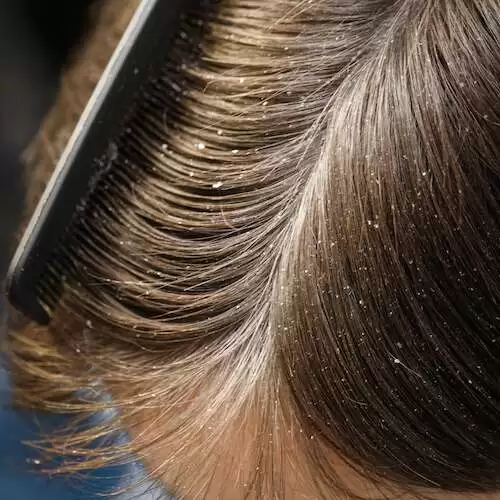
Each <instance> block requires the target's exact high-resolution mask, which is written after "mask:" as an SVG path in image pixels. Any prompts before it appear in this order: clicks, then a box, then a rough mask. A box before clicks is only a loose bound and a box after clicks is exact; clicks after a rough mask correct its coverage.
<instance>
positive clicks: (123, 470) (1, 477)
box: [0, 368, 171, 500]
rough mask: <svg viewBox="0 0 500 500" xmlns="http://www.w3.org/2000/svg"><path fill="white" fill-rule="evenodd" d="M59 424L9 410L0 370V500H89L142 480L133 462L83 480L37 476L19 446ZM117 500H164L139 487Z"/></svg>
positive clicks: (158, 492) (31, 455) (31, 456)
mask: <svg viewBox="0 0 500 500" xmlns="http://www.w3.org/2000/svg"><path fill="white" fill-rule="evenodd" d="M62 422H63V420H62V419H61V418H54V416H52V415H45V414H34V413H27V412H19V411H15V410H13V409H11V408H10V407H9V379H8V375H7V373H6V372H5V371H4V370H2V369H1V368H0V498H1V499H2V500H91V499H92V498H96V499H97V498H100V499H102V498H103V495H105V496H104V498H106V495H107V494H108V493H109V492H111V491H116V490H117V489H120V488H123V487H127V486H130V485H134V484H137V483H140V482H141V479H142V478H144V469H143V467H142V464H141V463H140V462H138V461H136V462H132V463H130V464H127V465H120V466H113V467H107V468H104V469H100V470H96V471H92V472H91V473H87V474H85V477H81V476H79V477H73V478H72V477H67V476H55V477H52V478H51V477H47V476H44V475H42V474H40V473H37V472H36V467H37V460H38V459H37V455H36V452H35V451H34V450H33V449H31V448H29V447H27V446H26V445H24V444H23V441H26V440H30V439H36V436H37V433H38V432H39V429H41V428H42V429H44V431H45V430H49V429H50V428H55V427H57V426H58V425H60V424H61V423H62ZM109 497H110V498H113V499H117V498H119V499H120V500H126V499H127V500H130V499H132V498H133V499H138V500H139V499H140V500H159V499H162V500H167V499H171V497H169V496H168V495H167V494H166V493H165V491H164V490H162V489H161V488H158V487H155V486H154V485H153V484H151V483H147V482H143V484H141V485H140V486H138V487H136V488H135V489H134V490H131V491H129V492H127V493H124V494H122V495H120V496H119V497H117V496H116V495H115V496H109Z"/></svg>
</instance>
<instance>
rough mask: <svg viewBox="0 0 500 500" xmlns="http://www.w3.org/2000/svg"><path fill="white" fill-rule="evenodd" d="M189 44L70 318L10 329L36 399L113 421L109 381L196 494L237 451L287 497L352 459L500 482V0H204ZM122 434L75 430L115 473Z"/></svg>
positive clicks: (337, 477) (414, 480)
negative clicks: (291, 481) (101, 444)
mask: <svg viewBox="0 0 500 500" xmlns="http://www.w3.org/2000/svg"><path fill="white" fill-rule="evenodd" d="M112 5H114V9H112V8H111V7H108V8H109V9H110V12H115V13H116V5H117V2H114V4H113V3H110V4H108V6H112ZM118 5H120V2H118ZM125 11H127V9H125ZM128 11H131V7H130V6H129V7H128ZM122 15H124V14H122ZM104 27H106V29H108V27H107V26H105V25H103V28H104ZM118 31H119V30H118ZM103 33H104V31H103V30H101V31H100V30H99V29H98V30H97V31H96V35H95V37H94V39H93V41H92V40H91V41H90V43H89V47H93V48H94V49H93V50H94V51H95V50H97V49H96V47H100V46H102V44H103V43H104V39H103V36H104V35H103ZM115 38H116V37H115ZM96 40H98V42H97V41H96ZM108 41H109V40H108ZM113 43H114V42H113ZM104 45H106V44H105V43H104ZM110 45H112V44H110ZM108 52H109V51H108ZM90 53H91V54H94V55H95V52H92V51H91V52H90ZM90 53H89V54H90ZM104 53H106V51H104ZM165 55H166V60H165V64H164V66H163V67H162V68H161V71H160V72H159V73H158V76H157V78H156V79H154V81H152V82H151V83H150V84H148V86H147V90H146V91H145V93H144V95H143V96H142V97H141V99H140V100H139V101H138V102H137V107H136V109H135V110H134V112H133V113H132V114H131V116H130V117H129V119H127V122H126V123H125V125H124V127H123V130H122V133H121V134H120V136H119V137H116V138H113V143H112V144H113V146H112V147H113V161H112V165H111V167H110V169H109V172H108V173H107V174H106V177H105V178H104V179H103V180H102V182H101V183H100V184H99V185H98V186H97V189H96V191H95V192H94V193H93V194H92V195H91V197H90V199H89V200H88V203H87V209H86V211H85V213H84V214H83V215H82V218H81V220H80V221H79V223H78V224H77V225H76V227H75V228H74V230H73V232H72V235H71V237H70V238H69V239H68V240H67V241H66V253H67V255H68V256H69V258H68V262H69V263H70V264H69V267H70V268H71V269H72V271H71V273H70V277H68V281H67V283H66V287H65V293H64V297H63V301H62V303H61V305H60V308H59V309H58V311H57V313H56V315H55V317H54V320H53V322H52V324H51V326H50V328H49V329H34V328H33V327H28V328H26V329H24V330H22V331H17V332H13V333H12V335H11V346H10V351H11V359H12V365H13V370H14V373H15V374H16V376H17V391H18V392H17V394H18V397H19V401H21V402H23V403H24V404H28V405H29V406H32V407H37V408H45V409H50V410H51V411H61V412H68V411H69V412H75V413H78V414H80V413H86V412H92V411H95V410H96V409H98V408H100V407H103V406H106V404H109V403H102V402H100V403H96V402H95V401H89V400H88V398H82V397H78V396H77V395H75V394H76V393H77V391H79V390H81V389H82V388H85V387H91V386H95V384H96V381H98V383H99V386H100V387H102V388H104V389H105V390H106V391H107V392H109V393H110V394H111V395H112V396H113V400H114V401H113V404H115V405H116V406H117V407H118V408H119V411H120V419H119V421H118V422H117V424H124V425H125V426H126V427H127V428H129V429H131V431H132V435H133V436H134V440H133V442H132V445H131V449H132V448H133V449H136V450H139V451H140V452H141V453H142V454H143V455H144V456H145V457H148V456H149V455H151V456H152V455H155V456H160V455H162V450H172V451H171V454H170V458H169V459H165V458H163V459H162V460H159V461H157V462H155V470H154V472H153V473H154V474H155V475H158V476H159V477H162V474H163V473H166V474H170V475H169V477H173V480H172V481H173V486H179V488H180V491H181V492H182V493H181V494H184V495H186V496H187V497H190V496H196V495H197V494H201V493H202V492H203V491H206V490H207V489H208V488H209V484H210V481H212V480H213V477H212V475H213V471H214V469H216V468H217V467H226V468H227V466H228V461H227V457H228V456H229V457H230V460H231V461H232V462H231V463H233V462H234V463H235V464H236V461H237V460H241V461H246V464H245V465H244V466H241V465H235V467H236V469H238V471H240V472H239V473H240V476H241V477H240V476H238V481H241V484H240V485H239V488H240V489H238V495H239V494H242V495H243V494H247V495H249V496H250V497H251V496H252V495H254V496H255V497H256V498H275V497H276V498H285V497H288V498H289V496H287V495H289V493H287V489H286V488H287V486H286V485H285V483H286V482H287V477H286V476H290V470H291V467H296V468H297V469H298V470H299V469H300V470H299V471H298V472H297V474H299V475H302V476H303V477H304V478H307V480H308V481H309V482H310V484H311V485H314V486H311V488H312V491H314V495H316V497H321V498H332V495H333V492H334V491H335V492H337V493H338V494H340V493H339V492H342V491H344V492H346V491H349V489H350V488H349V485H348V484H346V483H347V481H345V480H343V478H342V474H341V473H340V472H339V467H337V466H336V464H337V465H338V463H339V461H341V462H345V463H346V464H348V467H349V468H352V469H353V470H356V471H357V474H359V475H361V476H363V477H365V478H368V479H369V480H370V481H371V482H373V483H377V484H384V485H385V482H386V481H388V482H389V483H390V484H393V485H396V487H397V488H398V489H401V490H403V491H406V490H411V491H412V494H415V495H418V494H420V493H419V492H421V489H422V488H434V489H438V490H446V491H452V492H491V491H495V490H497V489H499V488H500V430H499V429H500V428H499V425H498V422H499V421H500V385H499V373H500V366H499V364H500V363H499V360H500V349H499V347H500V344H499V342H497V340H498V337H499V325H500V285H499V283H500V281H499V278H500V272H499V267H500V261H499V246H500V218H499V215H500V207H499V202H500V192H499V191H500V182H499V181H500V178H499V174H500V166H499V165H500V99H499V97H500V84H499V82H500V2H498V1H497V0H446V1H440V2H436V1H430V0H428V1H427V0H418V1H415V0H391V1H388V0H356V1H355V0H315V1H309V2H305V1H304V2H296V1H294V0H273V1H267V0H266V1H263V0H221V1H217V2H204V3H203V4H202V6H201V7H198V8H196V9H194V10H193V11H192V12H190V13H189V14H188V15H186V16H185V17H184V19H183V21H182V26H181V27H180V29H179V33H178V36H177V39H176V42H175V44H174V45H173V46H172V47H165ZM92 57H93V56H92ZM92 62H94V61H92ZM81 67H82V63H80V66H79V68H80V70H79V71H81ZM97 67H99V69H102V64H100V65H99V64H98V65H97ZM76 71H77V72H78V70H76ZM77 74H78V73H77ZM80 86H81V85H80V83H79V82H78V81H75V87H74V90H76V93H72V94H71V99H70V100H73V99H78V96H82V99H81V100H82V103H83V102H85V100H86V99H87V97H88V90H89V88H90V86H89V85H87V86H86V87H85V86H82V88H83V87H85V89H86V90H82V93H81V94H80V93H79V88H80ZM77 109H78V112H79V111H80V109H81V106H80V105H79V106H78V107H77ZM66 112H67V110H66V109H65V108H64V106H62V105H61V104H59V106H57V108H56V111H55V112H54V113H55V114H54V115H53V117H52V118H51V119H52V120H55V121H56V123H57V125H56V126H51V122H50V119H49V122H48V125H46V128H45V129H44V130H45V131H42V132H41V136H40V137H41V138H44V137H46V139H40V138H39V139H38V143H37V145H36V146H35V148H34V151H35V152H36V154H32V160H33V162H34V163H36V164H37V165H39V168H40V169H41V170H43V169H44V168H43V166H44V165H45V166H48V165H50V166H52V165H53V160H55V156H56V155H53V157H52V156H50V155H49V153H50V147H53V144H54V142H56V143H57V141H58V137H64V140H65V139H66V137H67V136H66V135H65V134H64V133H63V135H62V136H60V135H58V134H60V133H61V132H60V131H61V130H68V127H67V124H68V122H71V123H74V120H73V119H71V120H68V117H67V116H66V115H64V113H66ZM61 113H62V114H61ZM77 114H78V113H76V114H75V116H77ZM54 116H56V117H61V116H62V117H63V118H62V119H57V118H54ZM44 134H48V136H47V135H44ZM61 142H64V141H62V140H61ZM48 145H50V146H48ZM58 151H59V148H58ZM41 170H40V171H41ZM75 264H76V265H75ZM249 421H251V422H252V423H253V424H252V425H249V429H248V430H246V427H245V426H246V425H247V422H249ZM109 428H112V426H111V425H110V427H109ZM134 429H136V430H135V431H134ZM101 431H102V432H106V431H107V429H106V428H103V429H97V430H96V429H92V430H86V431H82V432H81V433H77V434H73V435H72V437H71V439H70V440H69V441H68V438H67V436H66V437H64V439H62V438H61V439H59V440H58V439H57V438H54V439H53V440H52V444H51V446H52V447H53V450H55V451H56V452H58V453H63V452H65V453H67V452H68V450H69V449H71V450H73V451H75V450H76V452H77V454H78V455H79V456H86V457H87V458H88V460H87V461H85V462H84V463H81V462H80V461H71V460H70V459H68V462H67V467H66V469H68V470H75V469H77V468H81V467H84V466H85V467H87V466H95V465H99V464H102V463H104V462H105V461H106V460H108V459H110V460H111V459H112V458H116V453H117V451H116V450H114V451H113V450H107V451H106V453H104V452H103V451H102V450H100V451H98V452H95V451H89V450H88V449H87V448H86V446H85V445H86V443H87V442H88V441H89V440H91V439H92V438H94V437H96V436H97V435H98V434H99V432H101ZM235 436H238V437H239V439H241V442H240V441H238V446H239V450H238V452H236V453H235V452H234V450H231V448H232V446H233V445H232V444H231V443H229V446H227V444H228V440H229V439H233V438H234V437H235ZM234 446H235V445H234ZM240 450H241V453H240ZM122 451H123V450H122ZM127 451H129V450H128V449H127ZM165 455H166V452H165V451H163V457H165ZM240 455H241V456H240ZM292 456H295V457H300V463H301V464H300V465H299V466H297V465H292V464H293V461H294V459H293V458H291V457H292ZM219 464H223V465H219ZM249 464H250V465H249ZM238 467H240V468H238ZM172 471H173V472H172ZM195 476H196V477H198V478H199V481H198V482H197V483H196V486H195V485H193V486H192V487H191V488H190V487H189V485H188V486H185V484H186V483H189V478H192V477H195ZM224 477H226V476H224ZM200 478H201V479H200ZM233 480H236V479H235V478H233V477H232V476H231V473H230V472H227V481H226V482H229V481H233ZM223 483H224V481H223ZM219 486H220V487H223V484H222V485H219ZM183 488H184V489H183ZM241 492H243V493H241ZM350 493H351V494H352V495H354V494H355V492H353V491H351V492H350ZM384 494H385V495H388V493H387V491H385V492H384ZM361 496H362V495H361ZM316 497H315V498H316ZM228 498H229V497H228ZM231 498H236V496H233V497H231Z"/></svg>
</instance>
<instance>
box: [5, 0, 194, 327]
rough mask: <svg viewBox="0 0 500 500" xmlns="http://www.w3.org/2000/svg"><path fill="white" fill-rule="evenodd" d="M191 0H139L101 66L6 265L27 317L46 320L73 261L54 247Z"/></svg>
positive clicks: (11, 289) (107, 159)
mask: <svg viewBox="0 0 500 500" xmlns="http://www.w3.org/2000/svg"><path fill="white" fill-rule="evenodd" d="M197 1H198V2H199V1H200V0H197ZM197 1H196V0H191V1H189V0H168V1H165V0H143V1H142V2H141V3H140V6H139V7H138V9H137V11H136V13H135V15H134V16H133V18H132V21H131V22H130V25H129V27H128V28H127V30H126V31H125V34H124V35H123V38H122V40H121V41H120V43H119V44H118V47H117V49H116V50H115V52H114V54H113V56H112V58H111V60H110V62H109V64H108V66H107V68H106V70H105V71H104V73H103V75H102V77H101V79H100V81H99V84H98V85H97V87H96V89H95V91H94V94H93V95H92V97H91V99H90V101H89V103H88V105H87V107H86V108H85V111H84V112H83V114H82V116H81V118H80V121H79V122H78V124H77V126H76V128H75V132H74V133H73V135H72V137H71V139H70V141H69V143H68V145H67V146H66V149H65V151H64V153H63V155H62V157H61V160H60V161H59V163H58V165H57V168H56V170H55V172H54V175H53V176H52V178H51V180H50V181H49V183H48V186H47V189H46V191H45V193H44V195H43V196H42V199H41V201H40V203H39V205H38V207H37V209H36V211H35V214H34V215H33V218H32V220H31V222H30V224H29V226H28V229H27V230H26V232H25V234H24V236H23V238H22V240H21V243H20V245H19V247H18V249H17V251H16V253H15V256H14V259H13V261H12V264H11V267H10V269H9V273H8V276H7V290H8V297H9V300H10V302H11V303H12V305H13V306H14V307H16V308H17V309H18V310H19V311H21V312H22V313H23V314H25V315H26V316H28V317H29V318H31V319H32V320H34V321H36V322H38V323H41V324H46V323H48V322H49V321H50V315H51V311H53V309H54V306H55V305H56V303H57V301H58V300H59V298H60V295H61V292H62V290H63V289H64V277H65V276H66V275H69V274H70V273H72V272H74V271H75V270H76V269H77V268H78V265H77V263H76V266H75V259H74V258H73V257H71V255H70V253H71V251H70V250H68V249H66V250H64V249H62V248H61V247H63V246H64V244H65V242H67V241H68V238H67V235H68V233H69V232H70V231H71V230H72V229H74V225H75V219H78V218H81V217H83V214H84V212H86V210H87V209H86V205H87V203H86V200H88V198H89V196H90V195H91V194H92V192H93V190H94V189H95V188H96V185H97V184H98V183H99V181H100V180H101V179H102V178H103V177H104V176H106V175H107V171H108V170H109V167H110V166H111V165H112V163H113V161H114V159H115V156H116V150H115V148H113V147H110V145H112V144H114V139H116V137H117V136H118V135H119V132H120V130H121V129H122V128H123V125H124V123H125V122H126V120H127V119H128V118H129V117H130V114H131V112H133V110H134V100H135V99H137V97H138V96H139V95H140V92H141V88H142V87H143V85H144V83H145V82H148V81H150V80H151V77H152V76H153V74H152V72H151V71H152V70H153V68H154V67H155V63H158V62H161V61H163V60H164V58H165V56H166V55H167V54H164V51H163V50H158V46H161V47H167V46H168V42H169V41H171V40H172V38H173V36H174V35H175V33H176V32H177V29H176V28H177V24H178V21H179V20H180V17H181V14H182V12H183V11H185V10H186V9H188V8H189V7H190V6H192V5H194V4H195V3H197ZM156 67H158V64H156ZM54 249H56V250H55V251H54ZM66 251H68V252H70V253H69V254H66V253H65V252H66ZM66 266H68V267H66Z"/></svg>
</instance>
